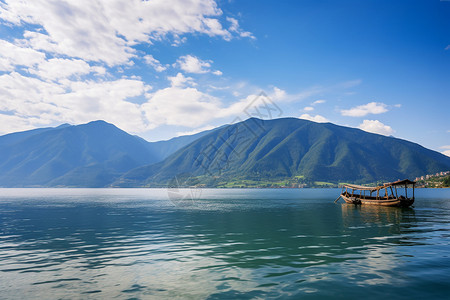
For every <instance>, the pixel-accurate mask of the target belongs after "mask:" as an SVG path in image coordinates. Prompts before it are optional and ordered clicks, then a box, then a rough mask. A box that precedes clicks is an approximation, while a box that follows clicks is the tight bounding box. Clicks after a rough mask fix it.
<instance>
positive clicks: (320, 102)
mask: <svg viewBox="0 0 450 300" xmlns="http://www.w3.org/2000/svg"><path fill="white" fill-rule="evenodd" d="M325 102H326V101H325V100H316V101H314V102H313V103H311V105H317V104H322V103H325Z"/></svg>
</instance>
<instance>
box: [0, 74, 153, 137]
mask: <svg viewBox="0 0 450 300" xmlns="http://www.w3.org/2000/svg"><path fill="white" fill-rule="evenodd" d="M148 89H150V87H149V86H146V85H145V84H144V83H143V82H142V81H140V80H135V79H119V80H113V81H100V82H95V81H85V82H82V81H70V80H63V81H61V82H58V83H56V82H46V81H43V80H40V79H37V78H32V77H26V76H23V75H21V74H19V73H16V72H12V73H11V74H4V75H1V76H0V99H2V101H0V111H5V112H8V114H7V116H8V117H5V114H3V115H2V120H3V121H2V122H6V123H7V122H9V121H14V123H15V124H14V126H11V125H8V124H4V123H2V124H1V126H0V128H1V131H2V133H7V132H10V130H14V131H15V130H26V129H29V128H31V127H41V126H42V125H46V124H52V123H61V122H67V123H73V124H77V123H86V122H89V121H92V120H97V119H103V120H105V121H108V122H111V123H114V124H116V125H117V126H119V127H120V128H123V129H125V130H127V131H130V132H141V131H143V130H145V129H146V123H145V119H143V117H142V111H141V108H140V106H139V105H138V104H134V103H131V102H129V101H127V99H128V98H131V97H137V96H139V95H143V93H144V92H145V91H147V90H148Z"/></svg>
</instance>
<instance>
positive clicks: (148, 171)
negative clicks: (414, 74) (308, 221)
mask: <svg viewBox="0 0 450 300" xmlns="http://www.w3.org/2000/svg"><path fill="white" fill-rule="evenodd" d="M448 169H450V157H447V156H445V155H443V154H441V153H438V152H435V151H432V150H429V149H426V148H424V147H422V146H420V145H418V144H415V143H412V142H408V141H405V140H402V139H397V138H394V137H386V136H382V135H378V134H373V133H368V132H365V131H362V130H359V129H355V128H348V127H343V126H338V125H334V124H331V123H315V122H311V121H307V120H301V119H296V118H283V119H275V120H260V119H255V118H252V119H248V120H246V121H244V122H241V123H237V124H233V125H229V126H226V127H222V128H220V129H218V130H215V131H213V132H210V133H208V134H207V135H205V136H203V137H201V138H199V139H197V140H196V141H194V142H192V143H190V144H189V145H187V146H185V147H184V148H181V149H180V150H178V151H177V152H175V153H173V154H172V155H170V156H168V157H167V158H166V159H165V160H163V161H161V162H159V163H156V164H152V165H148V166H143V167H139V168H136V169H133V170H131V171H129V172H127V173H126V174H124V175H123V176H122V177H121V178H120V179H119V180H117V181H116V182H115V183H114V186H164V185H166V186H167V184H168V183H170V182H171V181H173V180H174V178H177V180H179V181H180V180H181V181H183V182H184V184H185V185H199V184H204V185H206V186H233V183H236V182H240V183H244V185H247V184H246V183H253V184H256V185H258V186H262V185H264V184H266V183H268V182H275V181H279V180H289V182H290V183H292V182H294V183H297V184H300V183H305V182H314V181H325V182H333V183H338V182H360V183H362V182H376V181H390V180H395V179H399V178H408V177H409V178H414V177H416V176H419V175H421V174H429V173H435V172H438V171H446V170H448ZM250 185H251V184H250ZM247 186H248V185H247Z"/></svg>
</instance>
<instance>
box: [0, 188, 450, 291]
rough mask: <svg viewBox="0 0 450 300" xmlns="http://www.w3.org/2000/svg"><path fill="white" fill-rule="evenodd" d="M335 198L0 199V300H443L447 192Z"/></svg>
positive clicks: (448, 238)
mask: <svg viewBox="0 0 450 300" xmlns="http://www.w3.org/2000/svg"><path fill="white" fill-rule="evenodd" d="M339 191H340V190H336V189H303V190H302V189H273V190H259V189H248V190H245V189H241V190H234V189H233V190H223V189H206V190H192V191H191V190H181V191H177V190H170V191H167V190H165V189H0V291H1V294H0V298H5V299H36V298H41V299H113V298H114V299H174V298H175V299H176V298H179V299H300V298H301V299H326V298H333V299H361V298H364V299H384V298H390V299H448V295H450V259H449V255H450V189H447V190H439V189H422V190H416V203H415V207H414V208H408V209H404V208H403V209H402V208H383V207H364V206H362V207H361V206H353V205H346V204H334V203H333V201H334V200H335V199H336V197H337V195H338V194H339ZM168 192H170V194H169V193H168Z"/></svg>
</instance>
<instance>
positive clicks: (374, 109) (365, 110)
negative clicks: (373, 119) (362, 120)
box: [341, 102, 388, 117]
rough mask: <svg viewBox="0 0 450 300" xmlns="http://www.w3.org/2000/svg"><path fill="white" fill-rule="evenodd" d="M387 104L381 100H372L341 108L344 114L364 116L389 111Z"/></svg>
mask: <svg viewBox="0 0 450 300" xmlns="http://www.w3.org/2000/svg"><path fill="white" fill-rule="evenodd" d="M387 111H388V109H387V105H386V104H384V103H379V102H370V103H367V104H365V105H360V106H356V107H353V108H350V109H343V110H341V114H342V115H343V116H349V117H364V116H366V115H368V114H382V113H385V112H387Z"/></svg>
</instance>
